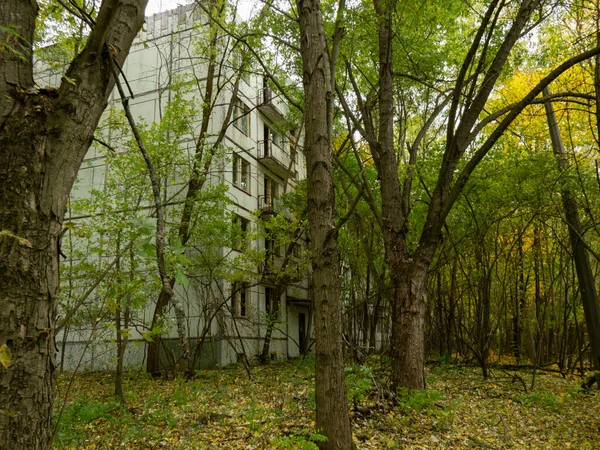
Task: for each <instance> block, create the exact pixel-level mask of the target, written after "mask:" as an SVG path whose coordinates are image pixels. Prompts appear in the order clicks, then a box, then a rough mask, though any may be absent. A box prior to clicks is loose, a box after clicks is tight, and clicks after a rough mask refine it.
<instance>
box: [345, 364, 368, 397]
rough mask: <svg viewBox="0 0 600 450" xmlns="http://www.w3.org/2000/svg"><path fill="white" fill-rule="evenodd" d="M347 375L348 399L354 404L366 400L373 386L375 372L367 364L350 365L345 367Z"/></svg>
mask: <svg viewBox="0 0 600 450" xmlns="http://www.w3.org/2000/svg"><path fill="white" fill-rule="evenodd" d="M344 374H345V375H346V392H347V394H348V400H350V401H351V402H352V403H353V404H355V405H356V404H357V403H360V402H363V401H365V399H366V398H367V396H368V395H369V393H370V392H371V390H372V388H373V372H372V370H371V368H370V367H367V366H350V367H345V368H344Z"/></svg>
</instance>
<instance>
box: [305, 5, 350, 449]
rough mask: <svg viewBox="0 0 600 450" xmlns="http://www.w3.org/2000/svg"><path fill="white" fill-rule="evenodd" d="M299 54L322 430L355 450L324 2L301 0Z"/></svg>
mask: <svg viewBox="0 0 600 450" xmlns="http://www.w3.org/2000/svg"><path fill="white" fill-rule="evenodd" d="M297 5H298V14H299V20H300V46H301V47H300V52H301V55H302V71H303V75H302V77H303V84H304V95H305V105H304V124H305V138H304V151H305V155H306V167H307V181H308V223H309V234H310V242H311V250H312V267H313V286H314V299H315V341H316V342H315V347H316V348H315V351H316V387H315V394H316V407H317V429H318V430H320V432H322V433H323V434H324V435H325V436H326V437H327V441H326V442H324V443H322V445H321V447H322V448H323V449H327V450H330V449H331V450H333V449H335V450H347V449H349V448H351V447H352V432H351V429H350V419H349V417H348V400H347V398H346V388H345V382H344V355H343V351H342V309H341V308H342V305H341V296H340V281H339V252H338V242H337V239H338V236H337V235H338V230H337V229H336V226H335V225H336V224H335V216H334V213H335V192H334V183H333V154H332V134H333V110H334V108H333V102H334V96H335V64H336V60H337V52H338V50H339V42H340V40H341V37H342V33H343V30H342V28H341V27H340V26H339V20H340V18H341V15H342V12H343V10H344V0H342V1H341V2H340V4H339V5H338V21H337V22H338V23H336V30H335V34H334V38H333V46H332V49H329V46H328V44H327V40H326V38H325V32H324V30H323V19H322V15H321V4H320V2H319V1H318V0H299V1H298V3H297Z"/></svg>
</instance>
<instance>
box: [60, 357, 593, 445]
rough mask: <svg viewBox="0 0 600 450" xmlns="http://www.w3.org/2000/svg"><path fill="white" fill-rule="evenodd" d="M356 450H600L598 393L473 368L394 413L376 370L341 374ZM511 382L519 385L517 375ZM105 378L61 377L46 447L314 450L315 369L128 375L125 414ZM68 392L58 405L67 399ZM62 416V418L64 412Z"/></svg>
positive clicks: (303, 363)
mask: <svg viewBox="0 0 600 450" xmlns="http://www.w3.org/2000/svg"><path fill="white" fill-rule="evenodd" d="M346 372H347V373H346V379H347V385H348V390H349V398H350V409H351V420H352V431H353V437H354V442H355V444H356V447H357V448H359V449H388V448H389V449H392V448H394V449H397V448H407V449H438V448H440V449H441V448H452V449H467V448H468V449H471V448H472V449H505V448H511V449H521V448H528V449H568V448H572V449H600V391H598V390H597V389H595V388H594V389H592V390H591V391H590V392H589V393H582V392H581V388H580V383H581V380H580V379H579V378H569V377H567V378H566V379H565V378H563V377H561V376H560V375H559V374H549V373H539V372H538V373H537V374H536V377H535V384H534V387H533V388H531V383H532V379H533V374H532V372H531V371H529V372H518V373H517V372H514V371H503V370H492V372H491V376H490V377H489V378H488V379H487V380H486V379H483V378H482V377H481V372H480V371H478V370H476V369H475V368H471V367H464V366H457V365H435V366H428V368H427V375H428V377H427V383H428V389H427V391H418V392H403V393H400V394H401V395H400V400H399V401H398V402H397V406H394V407H392V406H391V405H390V404H389V402H387V401H384V400H383V397H385V395H384V392H383V389H382V386H383V385H384V383H385V379H383V380H381V379H380V377H381V375H380V374H382V373H384V371H382V370H379V367H377V365H375V367H372V368H367V367H359V366H355V367H349V368H347V369H346ZM514 375H516V376H514ZM113 390H114V376H113V375H112V374H110V373H86V374H77V375H75V376H72V375H70V374H61V375H60V376H59V377H58V382H57V384H56V403H55V421H54V423H55V424H56V423H57V421H56V419H57V418H58V416H59V415H60V421H59V422H58V427H57V429H56V431H55V437H54V442H53V447H54V448H59V449H63V448H68V449H105V448H107V449H108V448H120V449H311V448H316V445H315V442H318V440H319V439H322V436H320V435H318V434H314V433H313V429H314V360H311V359H307V360H297V361H291V362H285V363H276V364H272V365H269V366H263V367H256V368H253V370H252V378H249V377H248V375H247V373H246V372H245V370H244V369H243V368H242V367H231V368H225V369H215V370H205V371H199V372H198V376H197V377H196V378H195V379H193V380H191V381H186V380H184V379H181V378H171V379H158V380H153V379H150V378H148V377H147V376H146V375H145V374H143V373H128V374H127V376H126V379H125V383H124V390H125V397H126V405H125V406H121V404H120V403H119V402H118V401H116V400H115V397H114V396H113ZM67 392H68V397H67V400H66V402H65V401H64V398H65V394H67ZM61 410H62V414H61Z"/></svg>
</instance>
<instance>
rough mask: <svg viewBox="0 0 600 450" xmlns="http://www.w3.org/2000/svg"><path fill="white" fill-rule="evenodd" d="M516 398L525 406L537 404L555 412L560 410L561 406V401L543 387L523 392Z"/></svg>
mask: <svg viewBox="0 0 600 450" xmlns="http://www.w3.org/2000/svg"><path fill="white" fill-rule="evenodd" d="M516 400H517V401H518V402H520V403H522V404H523V405H525V406H539V407H542V408H548V409H549V410H551V411H556V412H558V411H560V409H561V408H562V406H563V402H562V401H561V400H560V399H559V398H557V397H556V395H555V394H554V393H552V392H550V391H548V390H545V389H538V390H535V391H533V392H529V393H523V394H521V395H519V396H518V397H517V399H516Z"/></svg>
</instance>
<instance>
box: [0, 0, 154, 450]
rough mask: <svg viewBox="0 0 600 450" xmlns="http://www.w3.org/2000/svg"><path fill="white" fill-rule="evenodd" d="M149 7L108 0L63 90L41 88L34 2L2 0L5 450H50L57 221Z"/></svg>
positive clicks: (0, 344)
mask: <svg viewBox="0 0 600 450" xmlns="http://www.w3.org/2000/svg"><path fill="white" fill-rule="evenodd" d="M145 5H146V0H105V1H103V3H102V5H101V7H100V10H99V13H98V16H97V17H96V23H95V25H94V26H93V29H92V32H91V33H90V36H89V38H88V41H87V44H86V46H85V48H84V49H83V50H82V51H81V53H80V54H79V55H78V56H77V57H76V58H75V59H74V61H73V62H72V64H71V66H70V67H69V70H68V71H67V74H66V76H65V77H64V80H63V82H62V85H61V86H60V88H59V89H58V90H54V89H44V90H37V89H35V85H34V82H33V61H32V43H33V40H34V27H35V20H36V16H37V4H36V2H35V1H33V0H32V1H22V0H3V1H2V2H0V26H2V30H3V31H2V32H1V33H0V42H2V46H3V47H5V48H6V47H10V48H11V49H12V50H15V51H0V67H2V75H0V179H1V180H2V183H0V355H1V356H0V362H1V365H0V448H6V449H11V450H20V449H27V450H30V449H36V450H37V449H46V448H48V446H49V442H50V417H51V408H52V374H53V370H54V355H55V346H54V326H55V310H56V304H55V300H56V297H57V294H58V279H59V278H58V254H59V235H60V232H61V224H62V221H63V217H64V214H65V210H66V204H67V200H68V196H69V193H70V190H71V187H72V185H73V182H74V181H75V177H76V175H77V171H78V169H79V166H80V165H81V161H82V160H83V157H84V156H85V153H86V151H87V149H88V148H89V145H90V143H91V139H92V137H93V134H94V130H95V128H96V125H97V124H98V121H99V119H100V116H101V115H102V112H103V111H104V108H105V106H106V103H107V99H108V96H109V95H110V92H111V90H112V87H113V85H114V80H113V78H112V76H111V72H110V65H111V62H110V58H113V59H115V60H116V62H117V63H118V64H119V65H120V66H122V64H123V62H124V61H125V57H126V56H127V53H128V52H129V48H130V46H131V43H132V42H133V39H134V37H135V35H136V34H137V32H138V31H139V29H140V28H141V26H142V23H143V19H144V8H145ZM9 29H17V30H18V35H17V34H13V33H11V32H7V31H6V30H9ZM109 49H110V50H109ZM67 80H68V81H67Z"/></svg>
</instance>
